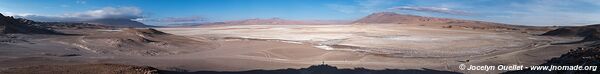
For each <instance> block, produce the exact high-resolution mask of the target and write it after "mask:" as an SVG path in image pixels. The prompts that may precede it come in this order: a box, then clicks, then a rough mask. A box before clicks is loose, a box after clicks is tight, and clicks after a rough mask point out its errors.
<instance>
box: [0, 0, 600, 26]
mask: <svg viewBox="0 0 600 74" xmlns="http://www.w3.org/2000/svg"><path fill="white" fill-rule="evenodd" d="M375 12H396V13H400V14H412V15H421V16H430V17H444V18H458V19H468V20H480V21H491V22H500V23H508V24H519V25H546V26H548V25H586V24H594V23H600V1H599V0H0V13H3V14H5V15H11V16H21V17H24V18H30V19H34V20H39V21H69V20H89V19H100V18H126V19H134V20H137V21H140V22H143V23H146V24H150V25H165V24H173V23H199V22H200V23H201V22H217V21H227V20H242V19H252V18H273V17H278V18H284V19H292V20H356V19H359V18H361V17H364V16H367V15H369V14H371V13H375Z"/></svg>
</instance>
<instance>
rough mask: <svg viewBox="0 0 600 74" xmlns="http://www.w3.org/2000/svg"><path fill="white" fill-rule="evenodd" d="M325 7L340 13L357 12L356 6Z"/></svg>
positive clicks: (331, 5) (330, 5)
mask: <svg viewBox="0 0 600 74" xmlns="http://www.w3.org/2000/svg"><path fill="white" fill-rule="evenodd" d="M325 6H327V7H329V8H331V9H333V10H335V11H338V12H342V13H355V12H357V10H358V9H357V7H356V6H351V5H341V4H327V5H325Z"/></svg>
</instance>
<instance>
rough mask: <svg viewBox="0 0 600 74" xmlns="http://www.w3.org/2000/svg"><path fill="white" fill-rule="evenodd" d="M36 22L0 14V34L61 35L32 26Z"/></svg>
mask: <svg viewBox="0 0 600 74" xmlns="http://www.w3.org/2000/svg"><path fill="white" fill-rule="evenodd" d="M35 23H38V22H35V21H31V20H27V19H22V18H14V17H9V16H4V15H2V14H1V13H0V34H16V33H19V34H62V33H60V32H57V31H54V30H51V29H47V28H44V27H41V26H36V25H32V24H35Z"/></svg>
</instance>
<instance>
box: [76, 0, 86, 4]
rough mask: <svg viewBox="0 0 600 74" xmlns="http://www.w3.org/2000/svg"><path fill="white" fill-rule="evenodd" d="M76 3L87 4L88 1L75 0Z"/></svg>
mask: <svg viewBox="0 0 600 74" xmlns="http://www.w3.org/2000/svg"><path fill="white" fill-rule="evenodd" d="M75 3H77V4H86V3H87V1H85V0H77V1H75Z"/></svg>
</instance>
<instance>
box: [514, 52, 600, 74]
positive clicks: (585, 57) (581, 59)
mask: <svg viewBox="0 0 600 74" xmlns="http://www.w3.org/2000/svg"><path fill="white" fill-rule="evenodd" d="M541 65H542V66H550V65H554V66H576V65H579V66H600V46H592V47H586V48H577V49H571V51H569V52H568V53H566V54H563V55H561V56H560V57H558V58H552V59H551V60H549V61H547V62H546V63H544V64H541ZM505 74H600V71H584V70H558V71H557V70H554V71H541V70H535V71H534V70H521V71H509V72H506V73H505Z"/></svg>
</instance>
